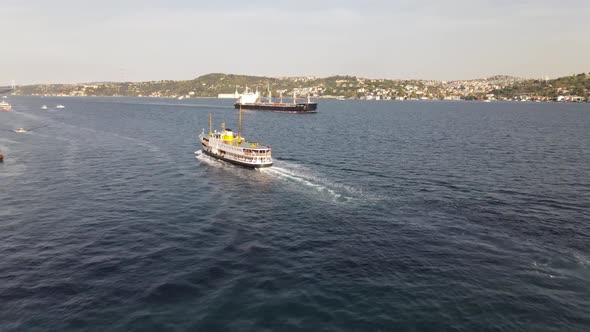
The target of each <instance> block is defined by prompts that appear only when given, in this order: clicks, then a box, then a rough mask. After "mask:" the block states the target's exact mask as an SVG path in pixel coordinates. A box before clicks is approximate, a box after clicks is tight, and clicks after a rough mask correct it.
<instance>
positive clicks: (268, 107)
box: [234, 103, 318, 113]
mask: <svg viewBox="0 0 590 332" xmlns="http://www.w3.org/2000/svg"><path fill="white" fill-rule="evenodd" d="M234 106H235V108H240V104H239V103H235V104H234ZM241 107H242V109H245V110H258V111H271V112H286V113H316V112H317V109H318V104H317V103H297V104H278V103H276V104H271V103H254V104H241Z"/></svg>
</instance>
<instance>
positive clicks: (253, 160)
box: [195, 108, 272, 168]
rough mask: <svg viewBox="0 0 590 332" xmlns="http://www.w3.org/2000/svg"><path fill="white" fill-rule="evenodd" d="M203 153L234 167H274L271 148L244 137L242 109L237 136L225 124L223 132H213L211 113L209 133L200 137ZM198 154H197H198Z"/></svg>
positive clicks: (239, 115) (222, 127)
mask: <svg viewBox="0 0 590 332" xmlns="http://www.w3.org/2000/svg"><path fill="white" fill-rule="evenodd" d="M199 140H200V141H201V151H202V152H203V153H204V154H206V155H208V156H210V157H213V158H215V159H219V160H223V161H227V162H229V163H232V164H234V165H238V166H243V167H248V168H261V167H270V166H272V155H271V149H270V147H269V146H263V145H261V144H260V143H256V142H248V141H247V140H246V139H245V138H244V137H242V109H241V108H240V110H239V113H238V133H237V135H236V134H235V133H234V132H233V131H232V130H231V129H229V128H225V125H224V124H223V125H222V126H221V131H217V130H215V131H212V128H211V113H209V133H205V129H203V132H202V133H201V134H200V135H199ZM197 153H198V152H195V154H197Z"/></svg>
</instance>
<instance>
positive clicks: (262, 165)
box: [201, 147, 272, 168]
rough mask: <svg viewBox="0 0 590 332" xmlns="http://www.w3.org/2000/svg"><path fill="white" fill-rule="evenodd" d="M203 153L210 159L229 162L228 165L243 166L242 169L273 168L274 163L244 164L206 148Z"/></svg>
mask: <svg viewBox="0 0 590 332" xmlns="http://www.w3.org/2000/svg"><path fill="white" fill-rule="evenodd" d="M201 151H203V153H204V154H206V155H208V156H209V157H212V158H215V159H219V160H223V161H227V162H228V163H232V164H234V165H238V166H242V167H247V168H263V167H271V166H272V162H270V163H265V164H252V163H247V162H242V161H238V160H234V159H230V158H225V157H223V156H221V155H220V154H219V153H213V152H212V151H208V150H207V149H205V147H203V149H202V150H201Z"/></svg>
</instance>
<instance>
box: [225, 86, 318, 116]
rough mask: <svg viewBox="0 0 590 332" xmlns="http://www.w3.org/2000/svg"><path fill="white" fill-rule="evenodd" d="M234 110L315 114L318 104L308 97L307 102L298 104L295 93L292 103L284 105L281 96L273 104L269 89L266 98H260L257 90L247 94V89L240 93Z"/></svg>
mask: <svg viewBox="0 0 590 332" xmlns="http://www.w3.org/2000/svg"><path fill="white" fill-rule="evenodd" d="M234 107H235V108H240V107H241V108H243V109H246V110H258V111H271V112H285V113H317V108H318V103H312V102H311V100H310V98H309V95H308V96H307V102H299V101H298V100H297V96H296V94H295V91H293V102H291V103H284V102H283V97H282V95H281V97H280V100H279V102H278V103H277V102H275V101H274V100H273V98H272V95H271V92H270V89H269V90H268V98H262V97H261V96H260V93H258V90H256V92H248V89H246V91H245V92H244V93H242V94H241V95H240V96H239V97H238V100H237V101H236V103H235V104H234Z"/></svg>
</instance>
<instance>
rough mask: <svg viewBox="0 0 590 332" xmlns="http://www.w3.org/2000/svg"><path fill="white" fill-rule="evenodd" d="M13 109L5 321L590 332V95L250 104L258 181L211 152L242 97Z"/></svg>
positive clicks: (1, 286)
mask: <svg viewBox="0 0 590 332" xmlns="http://www.w3.org/2000/svg"><path fill="white" fill-rule="evenodd" d="M10 102H11V103H12V104H13V106H14V109H15V111H14V112H12V113H0V128H2V129H12V128H18V127H25V128H27V127H35V126H39V125H44V124H48V125H49V126H48V127H46V128H40V129H37V130H34V131H31V132H28V133H25V134H16V133H13V132H10V131H7V130H0V148H1V149H2V150H3V151H4V154H5V157H6V158H5V162H4V164H0V330H2V331H80V330H87V331H105V330H108V331H167V330H173V331H185V330H186V331H232V330H233V331H238V330H239V331H288V330H302V331H391V330H408V331H441V330H456V331H482V330H491V331H492V330H493V331H515V330H534V331H585V330H587V329H588V327H589V326H590V287H588V285H590V133H589V131H588V128H590V104H541V103H488V104H484V103H475V102H474V103H470V102H457V103H446V102H433V103H431V102H355V101H346V102H343V101H321V103H320V108H319V111H320V112H319V113H317V114H313V115H291V114H289V115H287V114H279V113H257V112H253V111H249V112H245V114H244V135H245V136H246V137H247V138H248V139H250V140H260V141H262V142H263V143H264V144H268V145H271V146H272V148H273V156H274V158H275V166H274V167H273V168H271V169H267V170H263V171H251V170H247V169H242V168H238V167H235V166H231V165H228V164H225V163H221V162H217V161H213V160H211V159H209V158H208V157H206V156H197V158H195V155H194V152H195V150H196V149H197V144H196V143H197V138H196V137H197V134H198V133H199V132H201V130H202V128H206V127H207V125H208V120H207V118H208V113H209V112H212V113H213V118H214V123H215V125H216V126H218V125H219V124H220V123H221V121H223V120H224V119H225V120H226V123H227V125H228V126H229V127H232V126H235V123H236V120H237V116H236V111H235V110H233V109H232V108H231V103H232V101H223V100H215V99H202V100H189V101H186V100H184V101H176V100H165V99H132V98H33V97H13V98H10ZM58 103H59V104H64V105H65V106H66V108H65V109H62V110H56V109H51V107H54V106H55V105H57V104H58ZM42 104H47V105H48V106H49V107H50V109H49V110H45V111H44V110H41V109H40V106H41V105H42Z"/></svg>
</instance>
